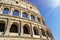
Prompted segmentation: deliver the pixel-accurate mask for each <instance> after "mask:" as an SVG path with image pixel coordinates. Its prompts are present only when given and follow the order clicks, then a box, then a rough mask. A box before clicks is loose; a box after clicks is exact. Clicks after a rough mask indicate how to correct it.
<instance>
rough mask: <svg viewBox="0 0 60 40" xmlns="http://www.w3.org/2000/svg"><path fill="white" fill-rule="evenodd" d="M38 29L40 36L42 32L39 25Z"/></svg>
mask: <svg viewBox="0 0 60 40" xmlns="http://www.w3.org/2000/svg"><path fill="white" fill-rule="evenodd" d="M38 30H39V35H40V38H42V32H41V29H40V26H38Z"/></svg>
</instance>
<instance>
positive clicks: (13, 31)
mask: <svg viewBox="0 0 60 40" xmlns="http://www.w3.org/2000/svg"><path fill="white" fill-rule="evenodd" d="M10 32H11V33H18V26H17V25H16V24H14V23H13V24H12V25H11V28H10Z"/></svg>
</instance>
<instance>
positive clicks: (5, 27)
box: [3, 19, 8, 35]
mask: <svg viewBox="0 0 60 40" xmlns="http://www.w3.org/2000/svg"><path fill="white" fill-rule="evenodd" d="M7 24H8V19H7V21H6V23H5V30H4V33H3V35H4V34H5V33H6V30H7V26H8V25H7Z"/></svg>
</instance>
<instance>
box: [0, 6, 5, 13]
mask: <svg viewBox="0 0 60 40" xmlns="http://www.w3.org/2000/svg"><path fill="white" fill-rule="evenodd" d="M3 11H4V7H3V6H1V8H0V14H3Z"/></svg>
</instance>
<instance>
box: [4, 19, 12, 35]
mask: <svg viewBox="0 0 60 40" xmlns="http://www.w3.org/2000/svg"><path fill="white" fill-rule="evenodd" d="M11 24H12V21H11V20H10V19H8V24H7V30H6V33H5V35H9V31H10V27H11Z"/></svg>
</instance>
